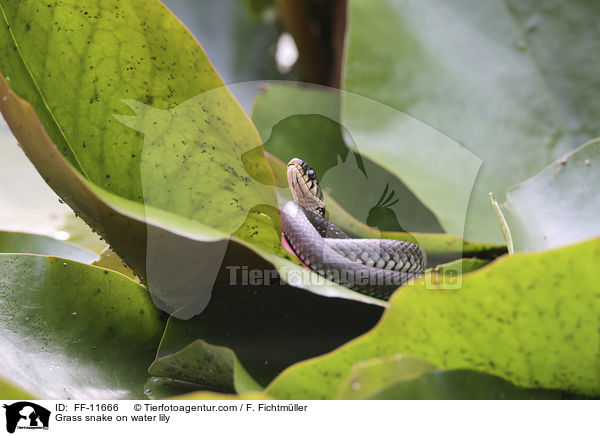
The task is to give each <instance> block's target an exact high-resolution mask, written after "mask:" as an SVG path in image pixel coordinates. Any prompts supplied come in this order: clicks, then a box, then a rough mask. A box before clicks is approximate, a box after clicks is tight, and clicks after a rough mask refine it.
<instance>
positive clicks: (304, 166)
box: [300, 161, 308, 171]
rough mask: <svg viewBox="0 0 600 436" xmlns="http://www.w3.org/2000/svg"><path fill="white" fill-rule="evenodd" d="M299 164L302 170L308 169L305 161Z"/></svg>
mask: <svg viewBox="0 0 600 436" xmlns="http://www.w3.org/2000/svg"><path fill="white" fill-rule="evenodd" d="M300 166H301V167H302V169H303V170H304V171H306V170H307V169H308V164H307V163H306V162H304V161H303V162H302V163H301V164H300Z"/></svg>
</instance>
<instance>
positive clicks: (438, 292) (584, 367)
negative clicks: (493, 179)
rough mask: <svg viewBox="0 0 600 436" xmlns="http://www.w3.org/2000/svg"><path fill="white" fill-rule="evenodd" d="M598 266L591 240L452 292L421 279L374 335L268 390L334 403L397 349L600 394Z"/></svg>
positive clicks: (599, 253)
mask: <svg viewBox="0 0 600 436" xmlns="http://www.w3.org/2000/svg"><path fill="white" fill-rule="evenodd" d="M599 261H600V239H594V240H591V241H587V242H583V243H580V244H576V245H572V246H568V247H563V248H560V249H555V250H552V251H547V252H541V253H532V254H525V253H519V254H515V255H513V256H503V257H501V258H499V259H497V260H496V261H495V262H492V263H491V264H489V265H488V266H486V267H484V268H481V269H479V270H477V271H474V272H472V273H469V274H466V275H464V276H462V283H461V286H460V287H459V288H457V289H455V290H448V289H437V286H436V284H435V283H428V282H427V277H425V278H422V279H418V280H417V281H415V285H414V286H411V287H409V288H405V289H403V290H402V291H401V292H397V293H395V294H394V296H393V297H392V299H391V300H390V306H389V308H388V310H387V311H386V312H385V313H384V315H383V317H382V320H381V321H380V323H379V324H378V325H377V326H376V327H375V328H374V329H373V330H371V331H370V332H368V333H366V334H364V335H363V336H361V337H359V338H357V339H355V340H353V341H351V342H349V343H348V344H346V345H344V346H342V347H341V348H339V349H337V350H335V351H334V352H332V353H330V354H328V355H326V356H323V357H320V358H315V359H312V360H310V361H307V362H303V363H300V364H297V365H295V366H292V367H290V368H289V369H287V370H286V371H284V372H283V373H282V374H281V375H280V376H279V377H278V378H277V379H275V380H274V381H273V383H272V384H271V385H270V386H269V387H268V388H267V390H266V391H267V393H268V394H269V395H272V396H274V397H276V398H331V397H332V396H333V395H334V394H335V391H336V389H337V386H338V385H339V383H340V382H341V380H342V379H343V378H344V377H346V376H347V375H348V373H349V371H350V368H351V366H352V365H353V364H354V363H356V362H359V361H362V360H366V359H371V358H376V357H385V356H390V355H394V354H398V353H400V354H406V355H411V356H415V357H417V358H420V359H424V360H426V361H428V362H431V363H432V364H434V365H436V366H438V367H439V368H441V369H472V370H477V371H481V372H485V373H489V374H492V375H496V376H499V377H502V378H504V379H506V380H508V381H510V382H511V383H514V384H515V385H517V386H519V387H526V388H544V389H560V390H566V391H570V392H575V393H579V394H585V395H598V393H600V381H599V379H598V375H597V370H596V368H597V367H598V344H600V342H599V338H598V331H599V330H598V315H597V314H598V310H600V307H598V305H599V304H600V303H599V302H600V299H599V297H600V294H599V293H598V289H600V286H599V284H600V281H599V279H598V275H597V273H596V269H597V268H596V266H597V264H598V262H599ZM557 265H560V268H558V269H557V267H556V266H557Z"/></svg>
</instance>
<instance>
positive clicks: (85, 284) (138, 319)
mask: <svg viewBox="0 0 600 436" xmlns="http://www.w3.org/2000/svg"><path fill="white" fill-rule="evenodd" d="M0 306H1V308H2V310H1V311H0V324H1V325H2V331H3V332H4V333H3V336H2V340H1V341H0V368H1V370H0V374H1V375H2V376H3V377H5V378H6V379H8V380H15V381H18V383H19V384H20V385H21V386H22V387H23V388H25V389H27V390H28V391H30V392H32V393H35V394H36V396H38V397H40V398H46V399H65V398H76V399H111V398H112V399H116V398H129V399H134V398H138V399H139V398H145V395H144V382H145V380H146V378H147V375H146V369H147V367H148V365H149V364H150V363H151V362H152V357H153V355H154V350H155V349H156V346H157V344H158V342H159V340H160V334H161V332H162V330H163V323H162V322H161V321H160V315H159V312H158V310H156V308H155V307H154V305H153V304H152V302H151V301H150V298H149V296H148V293H147V291H146V290H145V289H144V288H143V287H141V286H140V285H138V284H137V283H135V282H133V281H131V280H129V279H128V278H126V277H124V276H122V275H121V274H117V273H114V272H111V271H108V270H104V269H101V268H96V267H93V266H89V265H85V264H81V263H77V262H73V261H70V260H66V259H60V258H56V257H46V256H32V255H22V254H21V255H17V254H1V255H0Z"/></svg>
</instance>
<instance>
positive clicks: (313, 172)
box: [307, 169, 315, 180]
mask: <svg viewBox="0 0 600 436" xmlns="http://www.w3.org/2000/svg"><path fill="white" fill-rule="evenodd" d="M307 174H308V177H309V178H310V179H311V180H314V178H315V170H313V169H310V170H308V173H307Z"/></svg>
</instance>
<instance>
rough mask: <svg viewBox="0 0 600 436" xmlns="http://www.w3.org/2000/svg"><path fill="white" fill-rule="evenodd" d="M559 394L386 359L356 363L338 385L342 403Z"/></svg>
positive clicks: (415, 361) (402, 359)
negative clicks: (347, 401)
mask: <svg viewBox="0 0 600 436" xmlns="http://www.w3.org/2000/svg"><path fill="white" fill-rule="evenodd" d="M561 398H562V393H561V392H560V391H551V390H544V389H525V388H518V387H516V386H515V385H513V384H511V383H509V382H507V381H506V380H503V379H502V378H500V377H496V376H493V375H490V374H485V373H482V372H477V371H468V370H453V371H439V370H438V369H437V368H436V367H435V366H433V365H430V364H427V363H426V362H423V361H421V360H418V359H413V358H408V357H403V356H398V355H397V356H390V357H384V358H378V359H370V360H366V361H364V362H358V363H356V364H355V365H353V366H352V370H351V372H350V375H349V376H348V377H347V378H346V379H345V380H344V381H343V382H342V383H341V385H340V387H339V388H338V390H337V393H336V399H346V400H350V399H352V400H365V399H370V400H517V399H520V400H527V399H531V400H533V399H538V400H542V399H555V400H558V399H561Z"/></svg>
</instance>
